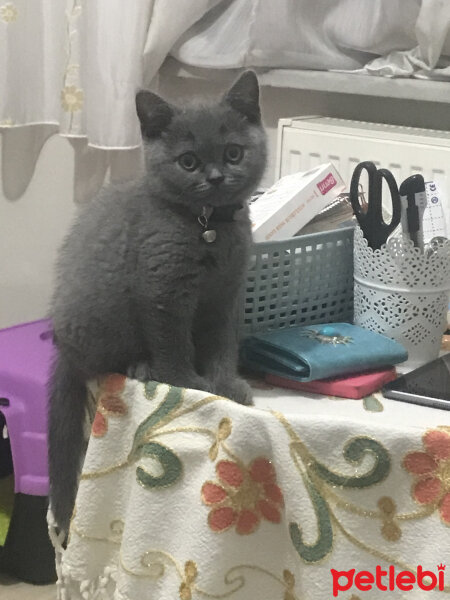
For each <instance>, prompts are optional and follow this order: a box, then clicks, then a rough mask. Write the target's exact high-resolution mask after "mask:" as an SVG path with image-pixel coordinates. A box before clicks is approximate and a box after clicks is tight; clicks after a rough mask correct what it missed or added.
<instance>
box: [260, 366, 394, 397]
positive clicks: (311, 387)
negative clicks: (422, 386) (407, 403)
mask: <svg viewBox="0 0 450 600" xmlns="http://www.w3.org/2000/svg"><path fill="white" fill-rule="evenodd" d="M396 377H397V373H396V371H395V369H394V367H392V368H390V369H383V370H382V371H371V372H370V373H358V374H357V375H351V376H346V377H336V378H334V379H316V380H315V381H303V382H302V381H294V380H292V379H287V378H286V377H280V376H278V375H269V374H267V375H266V376H265V380H266V381H267V382H268V383H271V384H273V385H277V386H279V387H286V388H290V389H293V390H301V391H303V392H312V393H313V394H323V395H325V396H339V397H340V398H354V399H355V400H358V399H360V398H364V396H368V395H370V394H373V393H374V392H377V391H379V390H380V389H381V388H382V387H383V385H384V384H385V383H388V382H389V381H393V380H394V379H396Z"/></svg>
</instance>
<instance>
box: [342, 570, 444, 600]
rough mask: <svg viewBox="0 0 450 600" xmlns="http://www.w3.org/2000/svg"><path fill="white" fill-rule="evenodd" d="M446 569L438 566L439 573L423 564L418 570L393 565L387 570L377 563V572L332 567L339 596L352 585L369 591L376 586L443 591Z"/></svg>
mask: <svg viewBox="0 0 450 600" xmlns="http://www.w3.org/2000/svg"><path fill="white" fill-rule="evenodd" d="M444 571H445V565H438V566H437V575H436V573H434V572H433V571H425V570H424V569H423V568H422V566H421V565H419V566H418V567H417V572H416V573H413V572H412V571H399V572H398V573H397V572H396V571H395V567H393V566H392V565H391V566H390V567H388V570H387V571H383V569H382V568H381V567H380V566H379V565H377V567H376V569H375V573H371V572H370V571H358V572H356V571H355V569H350V570H349V571H336V569H331V571H330V572H331V576H332V577H333V596H334V597H335V598H337V596H338V595H339V592H346V591H348V590H349V589H350V588H351V587H353V586H354V587H355V588H356V589H357V590H359V591H361V592H368V591H369V590H371V589H373V588H376V589H378V590H380V591H381V592H387V591H389V592H393V591H394V590H402V591H403V592H409V591H410V590H412V589H414V588H415V589H417V588H418V589H420V590H424V591H426V592H429V591H431V590H434V589H438V590H439V591H441V592H442V590H443V589H444Z"/></svg>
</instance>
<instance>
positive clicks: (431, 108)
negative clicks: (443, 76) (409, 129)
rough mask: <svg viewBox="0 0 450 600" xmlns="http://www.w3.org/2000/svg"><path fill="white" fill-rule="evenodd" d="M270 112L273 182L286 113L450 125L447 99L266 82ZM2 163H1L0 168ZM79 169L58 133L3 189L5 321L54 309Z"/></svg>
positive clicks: (177, 88) (0, 274) (192, 90)
mask: <svg viewBox="0 0 450 600" xmlns="http://www.w3.org/2000/svg"><path fill="white" fill-rule="evenodd" d="M160 90H161V93H163V94H165V95H166V96H167V97H170V98H172V99H174V100H176V99H177V98H179V97H183V96H185V95H187V96H191V95H198V94H200V95H202V94H211V93H217V92H218V91H219V90H218V89H217V86H212V85H210V84H208V83H206V82H198V81H195V80H177V81H173V80H172V81H162V82H161V84H160ZM262 111H263V118H264V122H265V124H266V126H267V131H268V137H269V148H270V153H269V166H268V170H267V174H266V177H265V179H264V181H263V184H265V185H269V184H270V183H272V181H273V173H274V161H275V149H276V127H277V121H278V119H279V118H281V117H289V116H296V115H302V114H321V115H328V116H335V117H341V118H348V119H359V120H367V121H378V122H384V123H393V124H399V125H411V126H419V127H430V128H436V129H445V128H447V129H449V128H450V122H449V120H448V107H447V105H444V104H437V103H420V102H414V101H404V100H389V99H386V98H371V97H361V96H360V97H356V96H350V95H347V94H326V93H321V92H308V91H300V90H286V89H275V88H264V89H263V90H262ZM0 143H1V137H0ZM1 168H2V165H1V164H0V173H1V172H2V171H1ZM73 171H74V169H73V150H72V147H71V146H70V144H69V143H68V142H67V140H65V139H63V138H59V137H57V136H54V137H52V138H51V139H50V140H49V141H48V142H47V143H46V145H45V147H44V149H43V151H42V153H41V156H40V158H39V161H38V163H37V168H36V172H35V173H34V176H33V179H32V181H31V184H30V186H29V188H28V189H27V190H26V192H25V194H24V195H23V196H22V197H21V198H20V199H19V200H16V201H9V200H7V199H6V198H5V197H4V195H3V194H2V192H1V189H0V281H1V294H0V327H6V326H8V325H12V324H16V323H19V322H25V321H28V320H32V319H38V318H41V317H43V316H45V314H46V311H47V307H48V302H49V298H50V293H51V288H52V274H53V264H54V260H55V256H56V250H57V247H58V246H59V244H60V242H61V240H62V238H63V236H64V233H65V232H66V230H67V228H68V225H69V222H70V220H71V218H72V215H73V213H74V210H75V207H74V203H73V176H74V175H73Z"/></svg>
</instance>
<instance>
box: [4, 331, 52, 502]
mask: <svg viewBox="0 0 450 600" xmlns="http://www.w3.org/2000/svg"><path fill="white" fill-rule="evenodd" d="M54 351H55V350H54V346H53V342H52V334H51V323H50V321H48V320H41V321H34V322H32V323H25V324H23V325H16V326H15V327H9V328H8V329H2V330H0V397H5V398H8V399H9V406H0V411H1V412H2V413H3V414H4V416H5V420H6V424H7V427H8V433H9V438H10V442H11V451H12V458H13V467H14V481H15V490H14V491H15V492H16V493H17V492H21V493H22V494H29V495H32V496H48V491H49V486H48V464H47V391H46V390H47V379H48V374H49V369H50V364H51V360H52V356H53V353H54Z"/></svg>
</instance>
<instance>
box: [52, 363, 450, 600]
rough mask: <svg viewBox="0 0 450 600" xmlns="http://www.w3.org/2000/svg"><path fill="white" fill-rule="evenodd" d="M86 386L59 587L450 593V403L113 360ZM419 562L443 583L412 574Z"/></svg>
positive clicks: (78, 591)
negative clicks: (172, 383)
mask: <svg viewBox="0 0 450 600" xmlns="http://www.w3.org/2000/svg"><path fill="white" fill-rule="evenodd" d="M92 393H93V396H94V397H95V400H96V403H97V404H96V407H97V412H96V415H95V419H94V422H93V427H92V432H91V437H90V442H89V447H88V452H87V456H86V460H85V464H84V468H83V473H82V477H81V481H80V488H79V493H78V498H77V503H76V510H75V514H74V518H73V520H72V525H71V531H70V539H69V544H68V547H67V549H66V550H65V551H62V549H60V551H58V561H59V562H60V564H59V567H58V570H59V583H58V590H59V597H60V598H62V599H64V600H81V599H83V600H100V599H101V600H106V599H108V600H110V599H114V600H169V599H170V600H174V599H180V600H201V599H219V598H220V599H222V598H223V599H225V598H230V599H231V600H253V599H255V600H294V599H295V600H316V599H317V600H331V599H332V598H334V597H338V598H342V599H344V600H363V599H364V598H369V599H375V598H380V597H389V598H408V599H411V600H416V599H419V598H420V599H421V600H423V599H424V598H430V599H433V598H445V597H448V598H449V599H450V575H449V573H445V571H443V570H442V569H438V566H441V563H442V564H444V565H445V564H446V563H450V412H446V411H440V410H436V409H429V408H425V407H421V406H413V405H410V404H404V403H401V402H395V401H391V400H386V399H384V398H382V397H381V396H372V397H369V398H365V399H363V400H342V399H333V398H325V397H322V398H320V397H317V396H308V395H304V394H302V395H299V394H298V393H296V392H293V391H288V390H281V389H279V388H273V389H268V388H267V389H257V390H255V396H256V401H255V404H256V406H255V407H243V406H240V405H237V404H235V403H233V402H231V401H230V400H227V399H224V398H220V397H217V396H211V395H210V394H208V393H205V392H200V391H194V390H183V389H179V388H173V387H169V386H167V385H164V384H158V383H154V382H151V383H148V384H146V385H144V384H142V383H139V382H137V381H134V380H127V379H125V378H124V377H122V376H118V375H110V376H108V377H105V378H103V379H102V380H100V381H99V382H97V383H96V384H95V385H94V386H93V387H92ZM50 529H51V532H52V535H53V538H54V540H55V541H56V542H57V540H56V536H55V533H54V531H53V530H52V527H50ZM377 568H378V570H379V571H380V570H381V572H383V570H384V571H385V572H386V573H387V575H385V576H384V579H381V578H380V579H379V580H378V583H379V584H380V586H383V585H384V586H385V588H388V591H387V593H386V594H383V593H382V592H381V591H380V590H382V589H384V588H383V587H379V586H378V587H377V581H376V573H377ZM419 568H420V569H421V570H428V571H430V572H431V573H432V575H430V577H429V578H428V579H427V578H426V577H425V578H424V579H422V585H423V586H424V587H426V586H427V585H428V586H429V587H431V586H432V584H433V578H432V577H433V576H434V577H435V579H436V581H438V580H439V581H440V582H441V587H442V583H443V585H444V586H445V587H444V590H443V591H439V590H438V585H437V584H436V587H435V589H434V590H430V591H424V589H421V588H420V587H418V585H417V582H416V583H415V584H414V585H413V584H410V585H411V588H412V589H409V588H408V585H407V583H405V582H407V581H412V579H411V577H412V578H414V577H416V575H417V573H418V569H419ZM352 569H354V570H355V571H354V572H353V574H352V572H351V570H352ZM333 570H334V571H333ZM336 571H345V572H346V574H345V575H341V577H340V579H339V574H336ZM361 571H367V573H366V574H365V575H364V574H362V575H361V573H360V572H361ZM402 571H408V572H410V573H412V575H410V579H408V578H406V579H401V580H400V585H397V583H398V582H397V583H395V577H396V576H397V575H398V574H399V573H401V572H402ZM447 571H450V565H448V569H447ZM333 572H334V575H333ZM433 574H434V575H433ZM357 577H359V579H357ZM364 577H365V579H364ZM371 577H372V579H371ZM380 577H381V576H380ZM389 577H391V580H389ZM392 577H394V579H392ZM438 578H439V579H438ZM372 580H373V582H372V584H370V583H367V582H371V581H372ZM436 581H435V583H436ZM337 582H338V583H337ZM364 582H365V583H364ZM356 583H359V586H357V585H356ZM350 584H351V585H350ZM364 585H365V586H366V587H364ZM389 586H391V587H389ZM405 586H406V588H405ZM333 593H334V595H333ZM336 594H337V595H336Z"/></svg>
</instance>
